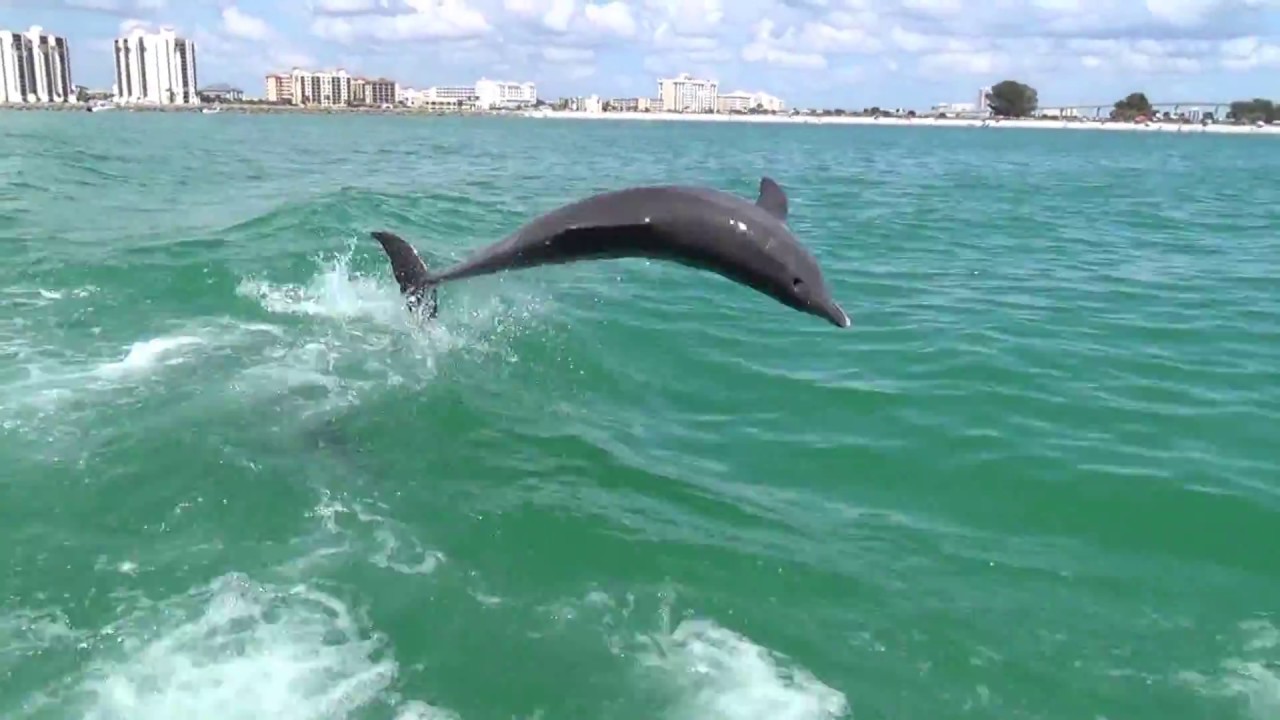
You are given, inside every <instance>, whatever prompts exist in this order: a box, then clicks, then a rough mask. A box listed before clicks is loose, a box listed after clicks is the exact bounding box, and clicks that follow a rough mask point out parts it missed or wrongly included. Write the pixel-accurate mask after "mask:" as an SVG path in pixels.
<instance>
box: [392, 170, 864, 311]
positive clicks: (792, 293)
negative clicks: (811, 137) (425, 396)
mask: <svg viewBox="0 0 1280 720" xmlns="http://www.w3.org/2000/svg"><path fill="white" fill-rule="evenodd" d="M373 236H374V237H375V238H376V239H377V240H378V242H380V243H382V248H383V250H384V251H385V252H386V254H387V257H388V258H389V260H390V261H391V267H392V270H393V271H394V273H395V277H396V280H397V281H398V282H399V283H400V291H401V293H402V294H404V295H405V297H406V298H407V302H408V304H409V305H410V307H411V308H414V309H417V308H419V307H421V306H422V305H423V303H424V302H425V303H426V309H427V312H428V313H429V316H430V317H434V316H435V312H436V295H435V289H436V286H437V285H439V284H441V283H444V282H448V281H450V280H460V279H462V278H468V277H475V276H477V275H488V274H491V273H497V272H503V271H506V270H517V269H523V268H530V267H536V266H539V265H556V264H563V263H571V262H580V261H583V260H603V259H613V258H624V257H646V258H653V259H659V260H668V261H672V262H677V263H680V264H683V265H687V266H690V267H694V268H698V269H702V270H708V271H711V272H714V273H717V274H719V275H721V276H724V277H726V278H728V279H730V280H732V281H734V282H738V283H741V284H743V285H746V286H748V287H751V288H753V289H755V290H757V291H758V292H761V293H763V294H765V295H768V296H769V297H771V298H773V299H775V300H777V301H778V302H780V303H782V304H783V305H786V306H787V307H790V308H793V309H795V310H798V311H800V312H804V313H808V314H810V315H815V316H817V317H820V318H823V319H825V320H827V321H828V322H830V323H831V324H833V325H835V326H837V327H842V328H843V327H849V325H850V320H849V316H848V315H847V314H846V313H845V311H844V310H843V309H842V308H841V307H840V305H839V304H838V303H837V302H836V301H835V300H834V299H833V298H832V297H831V293H830V291H829V290H828V289H827V285H826V282H825V280H824V279H823V276H822V270H821V268H819V267H818V263H817V261H816V260H815V259H814V257H813V255H812V254H811V253H810V252H809V251H808V250H807V249H806V248H805V247H804V246H803V245H801V244H800V242H799V241H798V240H796V238H795V236H794V235H792V233H791V230H790V229H789V228H788V227H787V196H786V193H784V192H783V191H782V188H781V187H779V186H778V184H777V183H776V182H774V181H773V180H772V179H771V178H768V177H763V178H761V179H760V192H759V197H758V198H757V199H756V201H755V203H751V202H748V201H746V200H744V199H743V198H741V197H738V196H737V195H732V194H730V193H726V192H722V191H719V190H713V189H710V188H702V187H687V186H675V185H665V186H656V187H635V188H626V189H623V190H614V191H610V192H604V193H600V194H598V195H593V196H591V197H588V198H586V199H583V200H579V201H577V202H573V203H570V204H568V205H563V206H561V207H559V208H556V209H554V210H552V211H550V212H548V213H546V214H544V215H541V216H539V217H537V218H535V219H533V220H531V221H530V222H528V223H526V224H525V225H523V226H521V227H520V228H518V229H517V230H516V231H515V232H513V233H512V234H510V235H508V236H507V237H506V238H503V239H502V240H499V241H497V242H495V243H493V244H492V245H490V246H488V247H486V248H482V249H481V250H479V251H477V252H475V253H474V254H472V256H471V257H469V258H467V259H465V260H463V261H462V262H460V263H458V264H456V265H454V266H453V267H450V268H446V269H445V270H442V271H440V272H436V273H431V272H428V271H427V267H426V265H425V264H424V263H423V262H422V259H421V258H420V257H419V256H418V254H417V253H416V252H415V251H414V249H413V247H412V246H410V245H409V243H407V242H405V241H404V240H403V239H401V238H400V237H398V236H396V235H395V234H393V233H390V232H386V231H377V232H374V233H373ZM428 291H429V292H430V294H431V296H430V299H429V300H428V299H426V295H427V293H428Z"/></svg>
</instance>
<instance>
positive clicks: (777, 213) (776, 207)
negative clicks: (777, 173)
mask: <svg viewBox="0 0 1280 720" xmlns="http://www.w3.org/2000/svg"><path fill="white" fill-rule="evenodd" d="M756 205H759V206H760V207H762V208H764V209H765V210H766V211H768V213H769V214H770V215H772V216H774V217H776V218H778V219H779V220H781V221H783V222H786V221H787V194H786V193H785V192H783V191H782V188H781V187H779V185H778V183H776V182H774V181H773V178H771V177H768V176H765V177H762V178H760V197H758V198H756Z"/></svg>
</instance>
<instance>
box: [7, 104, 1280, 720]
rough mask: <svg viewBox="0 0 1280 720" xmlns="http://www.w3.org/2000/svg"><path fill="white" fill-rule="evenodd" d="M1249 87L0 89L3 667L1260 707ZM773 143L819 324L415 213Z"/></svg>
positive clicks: (900, 699) (344, 702)
mask: <svg viewBox="0 0 1280 720" xmlns="http://www.w3.org/2000/svg"><path fill="white" fill-rule="evenodd" d="M1277 171H1280V151H1277V149H1276V146H1275V145H1274V144H1272V143H1271V142H1270V141H1269V139H1266V138H1239V137H1225V136H1201V135H1196V136H1186V135H1183V136H1158V135H1154V134H1151V135H1148V134H1130V133H1117V134H1111V133H1090V132H1075V133H1071V132H1049V131H1034V130H1032V131H1018V130H986V131H984V130H964V129H950V130H927V129H911V128H903V129H895V128H874V127H873V128H853V127H844V128H841V127H814V126H809V127H788V126H777V125H774V126H746V125H729V124H715V125H711V124H670V123H653V124H649V123H624V122H572V121H539V120H521V119H457V118H452V119H412V118H398V117H372V116H365V117H359V116H357V117H283V116H238V115H230V114H224V115H219V116H201V115H172V114H150V113H127V112H114V113H99V114H89V113H75V114H65V113H6V114H3V115H0V239H2V242H0V253H2V254H0V293H2V295H0V407H2V408H3V410H2V416H0V467H2V468H3V471H0V547H3V548H4V559H3V562H2V563H0V590H2V592H0V717H4V718H41V719H43V718H92V719H95V720H98V719H101V720H106V719H108V718H110V719H116V718H120V719H124V718H129V719H131V720H133V719H157V720H158V719H161V718H163V719H164V720H171V719H174V718H183V719H184V720H185V719H188V718H190V719H199V718H209V719H211V720H212V719H217V720H237V719H241V718H273V719H285V720H301V719H312V718H315V719H319V718H399V719H401V720H409V719H410V718H419V719H422V718H433V719H435V720H442V719H446V718H447V719H453V720H457V719H463V720H490V719H492V720H511V719H513V718H519V719H521V720H534V719H536V720H561V719H570V718H581V719H590V720H597V719H598V720H604V719H610V720H632V719H634V720H640V719H652V720H713V719H724V720H825V719H828V718H838V717H852V718H859V720H870V719H873V718H885V719H894V720H907V719H922V720H941V719H945V718H990V719H991V720H996V719H999V720H1012V719H1015V718H1018V719H1020V718H1027V719H1030V718H1037V719H1046V720H1101V719H1104V718H1105V719H1106V720H1145V719H1151V720H1168V719H1170V718H1189V719H1190V718H1206V719H1208V718H1212V719H1213V720H1225V719H1229V718H1245V719H1248V720H1257V719H1261V718H1276V717H1280V618H1277V616H1276V614H1277V612H1280V450H1277V449H1276V448H1277V445H1276V437H1277V434H1278V433H1280V281H1278V280H1277V276H1278V275H1280V242H1277V240H1276V228H1277V227H1280V211H1278V210H1277V207H1278V206H1277V202H1278V201H1280V183H1278V182H1277V181H1276V180H1275V178H1276V177H1277V176H1278V175H1277ZM762 174H769V175H771V176H773V177H775V178H777V179H778V181H779V182H780V183H781V184H782V186H783V187H784V188H785V189H786V190H787V191H788V193H789V195H790V201H791V213H792V216H791V217H792V225H793V227H794V229H795V230H796V232H797V234H798V235H799V236H800V237H801V238H802V239H803V240H804V241H805V242H806V243H808V244H809V245H810V246H811V247H812V248H813V250H814V253H815V255H816V256H817V257H818V258H819V259H820V261H821V263H822V264H823V266H824V267H825V268H826V274H827V277H828V280H829V282H830V284H831V285H832V286H833V289H834V292H835V295H836V297H837V299H838V300H839V301H840V302H841V303H842V304H843V306H844V307H845V308H846V309H847V310H848V311H849V312H850V314H851V316H852V318H853V322H854V325H853V327H852V328H850V329H848V330H839V329H837V328H833V327H831V326H829V325H827V324H826V323H824V322H823V321H821V320H818V319H816V318H811V317H807V316H804V315H801V314H799V313H795V312H793V311H791V310H789V309H787V308H784V307H782V306H780V305H778V304H776V303H774V302H772V301H771V300H768V299H767V298H764V297H763V296H760V295H758V294H755V293H753V292H751V291H749V290H746V289H743V288H741V287H739V286H735V285H732V284H730V283H729V282H728V281H725V280H721V279H720V278H718V277H715V276H711V275H708V274H703V273H698V272H695V271H691V270H688V269H685V268H682V267H678V266H673V265H668V264H661V263H646V262H643V261H616V262H607V263H595V264H580V265H572V266H564V267H557V268H543V269H538V270H535V271H527V272H521V273H515V274H510V275H506V276H491V277H487V278H478V279H474V280H469V281H465V282H461V283H458V284H456V285H452V286H448V287H446V288H445V289H444V290H442V291H441V301H442V306H443V307H442V314H441V318H440V322H439V323H438V325H437V326H435V327H431V328H428V329H425V330H421V329H414V328H413V327H412V326H411V325H410V324H409V323H408V322H407V319H406V316H405V314H404V312H403V309H402V303H401V300H400V299H399V297H398V295H397V293H396V290H395V284H394V281H393V279H392V277H391V273H390V271H389V269H388V267H387V264H386V262H385V260H384V258H383V257H382V256H381V254H380V251H379V250H378V247H377V244H376V243H374V242H373V241H372V240H371V239H369V238H368V236H367V233H368V231H370V230H372V229H377V228H387V229H391V230H393V231H397V232H400V233H402V234H403V235H405V236H406V237H407V238H409V239H411V240H412V241H413V242H414V243H415V244H416V245H417V246H418V247H419V249H420V251H421V252H422V253H423V255H424V256H425V257H426V258H427V259H428V261H429V262H431V263H432V264H434V265H441V264H444V263H447V262H452V261H455V260H458V259H460V258H462V257H463V256H464V255H465V254H466V253H467V252H468V251H469V250H470V249H472V248H474V247H477V246H480V245H483V244H487V243H488V242H490V241H492V240H494V239H496V238H498V237H500V236H501V235H502V234H504V233H506V232H508V231H509V230H511V229H512V228H514V227H516V226H517V225H519V224H520V223H521V222H523V221H524V220H526V219H528V218H529V217H531V216H532V215H534V214H536V213H539V212H541V211H544V210H547V209H550V208H551V207H553V206H555V205H557V204H559V203H562V202H565V201H568V200H571V199H575V198H577V197H580V196H582V195H585V194H588V193H591V192H594V191H598V190H604V189H612V188H617V187H620V186H624V185H629V184H636V183H651V182H669V181H675V182H692V183H701V184H709V185H713V186H716V187H720V188H722V189H725V190H729V191H732V192H736V193H740V194H742V195H745V196H749V197H754V193H755V189H756V185H757V183H758V181H759V177H760V175H762Z"/></svg>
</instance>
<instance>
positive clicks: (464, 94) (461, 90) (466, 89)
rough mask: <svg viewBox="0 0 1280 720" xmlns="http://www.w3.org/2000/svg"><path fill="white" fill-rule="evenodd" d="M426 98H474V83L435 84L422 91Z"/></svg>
mask: <svg viewBox="0 0 1280 720" xmlns="http://www.w3.org/2000/svg"><path fill="white" fill-rule="evenodd" d="M423 95H424V96H425V97H426V99H428V100H464V101H465V100H475V99H476V86H475V85H435V86H433V87H429V88H427V89H426V90H424V91H423Z"/></svg>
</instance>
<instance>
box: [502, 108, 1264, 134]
mask: <svg viewBox="0 0 1280 720" xmlns="http://www.w3.org/2000/svg"><path fill="white" fill-rule="evenodd" d="M516 114H519V115H521V116H523V117H527V118H531V119H561V118H563V119H572V120H623V121H637V122H730V123H763V124H784V125H862V126H882V127H930V128H939V127H940V128H981V129H1010V128H1014V129H1035V130H1108V131H1112V132H1160V133H1173V134H1179V133H1181V134H1187V133H1190V134H1194V135H1200V134H1206V133H1210V134H1226V135H1280V125H1264V126H1262V127H1258V126H1256V125H1234V124H1228V123H1216V124H1214V123H1211V124H1208V125H1201V124H1200V123H1191V122H1186V123H1178V122H1153V123H1143V124H1139V123H1131V122H1117V121H1111V120H1106V121H1102V120H1097V121H1095V120H1089V121H1085V120H1059V119H1049V118H1044V119H1030V118H1023V119H995V118H992V119H989V120H983V119H976V118H935V117H916V118H904V117H891V116H881V117H878V118H876V117H866V116H863V115H843V116H841V115H834V116H833V115H826V116H817V115H796V116H791V115H719V114H709V115H689V114H681V113H585V112H554V111H552V112H547V111H537V110H533V111H522V112H519V113H516Z"/></svg>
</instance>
